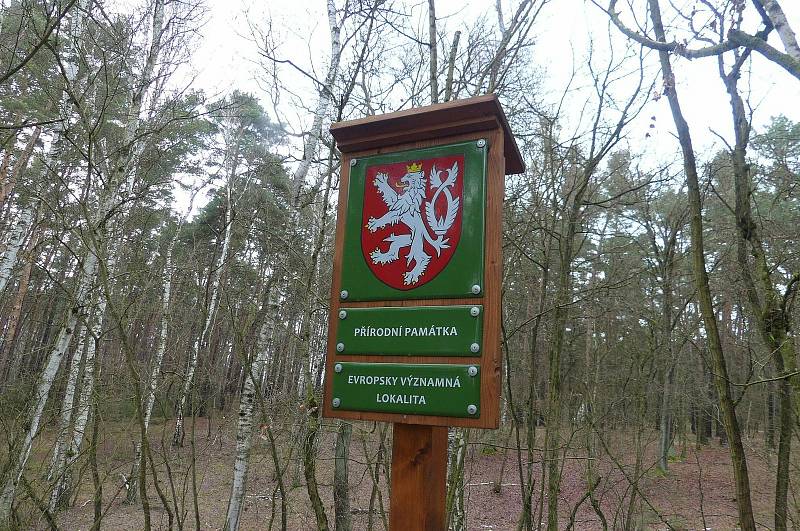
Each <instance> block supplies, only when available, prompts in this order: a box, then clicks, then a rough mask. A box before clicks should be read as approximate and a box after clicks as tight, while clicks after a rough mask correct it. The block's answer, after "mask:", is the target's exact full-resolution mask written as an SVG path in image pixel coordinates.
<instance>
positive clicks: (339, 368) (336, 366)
mask: <svg viewBox="0 0 800 531" xmlns="http://www.w3.org/2000/svg"><path fill="white" fill-rule="evenodd" d="M471 368H472V367H470V369H471ZM333 370H334V371H336V372H342V364H341V363H337V364H336V365H334V366H333Z"/></svg>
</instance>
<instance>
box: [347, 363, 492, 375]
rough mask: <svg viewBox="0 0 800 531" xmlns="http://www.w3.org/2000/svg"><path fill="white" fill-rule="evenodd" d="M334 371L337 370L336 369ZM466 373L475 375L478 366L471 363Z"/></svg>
mask: <svg viewBox="0 0 800 531" xmlns="http://www.w3.org/2000/svg"><path fill="white" fill-rule="evenodd" d="M337 365H338V364H337ZM336 372H339V371H336ZM467 374H469V375H470V376H477V374H478V368H477V367H476V366H475V365H471V366H470V368H469V369H467Z"/></svg>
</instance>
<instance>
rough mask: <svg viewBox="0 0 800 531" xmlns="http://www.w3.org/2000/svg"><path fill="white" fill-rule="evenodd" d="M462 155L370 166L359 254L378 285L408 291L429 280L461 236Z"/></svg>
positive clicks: (437, 271)
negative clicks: (362, 256)
mask: <svg viewBox="0 0 800 531" xmlns="http://www.w3.org/2000/svg"><path fill="white" fill-rule="evenodd" d="M463 180H464V156H463V155H457V156H449V157H437V158H431V159H424V160H413V161H406V162H401V163H395V164H382V165H378V166H370V167H368V168H367V171H366V182H365V186H364V209H363V228H362V229H361V249H362V252H363V253H364V259H365V260H366V262H367V265H368V266H369V268H370V269H371V270H372V272H373V273H374V274H375V276H376V277H378V278H379V279H380V280H381V281H382V282H383V283H385V284H387V285H389V286H391V287H393V288H396V289H401V290H409V289H413V288H415V287H418V286H421V285H423V284H425V283H427V282H430V281H431V280H433V279H434V278H435V277H436V276H437V275H438V274H439V273H440V272H441V271H442V270H443V269H444V268H445V266H447V263H448V262H449V261H450V259H451V258H452V256H453V253H454V252H455V249H456V247H457V246H458V241H459V238H460V237H461V217H462V195H463V189H464V183H463Z"/></svg>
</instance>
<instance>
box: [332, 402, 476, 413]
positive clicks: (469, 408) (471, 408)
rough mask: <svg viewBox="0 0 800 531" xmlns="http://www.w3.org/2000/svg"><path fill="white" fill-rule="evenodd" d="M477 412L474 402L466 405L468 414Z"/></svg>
mask: <svg viewBox="0 0 800 531" xmlns="http://www.w3.org/2000/svg"><path fill="white" fill-rule="evenodd" d="M336 400H338V398H335V399H334V401H336ZM477 412H478V407H477V406H476V405H475V404H470V405H468V406H467V413H469V414H470V415H474V414H475V413H477Z"/></svg>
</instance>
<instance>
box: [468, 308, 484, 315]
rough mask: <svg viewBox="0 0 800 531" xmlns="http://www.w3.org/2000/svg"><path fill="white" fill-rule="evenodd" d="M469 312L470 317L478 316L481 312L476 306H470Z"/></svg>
mask: <svg viewBox="0 0 800 531" xmlns="http://www.w3.org/2000/svg"><path fill="white" fill-rule="evenodd" d="M469 314H470V315H471V316H472V317H478V316H479V315H480V314H481V309H480V308H478V307H477V306H473V307H472V308H470V309H469Z"/></svg>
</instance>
